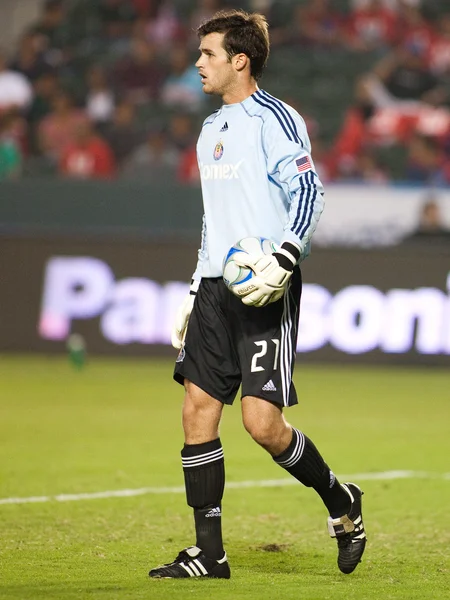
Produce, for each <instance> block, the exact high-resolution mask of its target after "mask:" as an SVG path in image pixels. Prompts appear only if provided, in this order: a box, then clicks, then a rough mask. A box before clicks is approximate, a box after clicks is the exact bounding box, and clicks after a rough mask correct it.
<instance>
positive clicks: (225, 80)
mask: <svg viewBox="0 0 450 600" xmlns="http://www.w3.org/2000/svg"><path fill="white" fill-rule="evenodd" d="M223 37H224V34H223V33H209V34H208V35H205V37H204V38H202V40H201V42H200V58H199V59H198V61H197V62H196V63H195V66H196V67H197V69H198V72H199V74H200V77H201V78H202V84H203V91H204V92H205V94H217V95H218V96H224V95H225V94H226V93H227V91H229V90H230V88H232V87H233V86H234V85H235V84H236V80H237V72H236V70H235V68H234V66H233V61H232V60H231V61H230V59H229V58H228V56H227V53H226V52H225V50H224V48H223V45H222V43H223Z"/></svg>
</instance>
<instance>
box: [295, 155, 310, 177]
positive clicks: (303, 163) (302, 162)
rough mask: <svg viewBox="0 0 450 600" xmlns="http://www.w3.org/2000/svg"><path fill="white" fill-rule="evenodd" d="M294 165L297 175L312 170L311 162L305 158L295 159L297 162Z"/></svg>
mask: <svg viewBox="0 0 450 600" xmlns="http://www.w3.org/2000/svg"><path fill="white" fill-rule="evenodd" d="M295 164H296V165H297V171H298V172H299V173H304V172H305V171H309V169H312V164H311V161H310V160H309V158H308V157H307V156H302V158H297V160H296V161H295Z"/></svg>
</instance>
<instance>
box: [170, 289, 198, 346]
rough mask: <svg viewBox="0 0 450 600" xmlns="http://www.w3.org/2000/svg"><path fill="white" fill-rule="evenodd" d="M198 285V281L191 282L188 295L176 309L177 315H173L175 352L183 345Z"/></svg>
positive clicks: (173, 344)
mask: <svg viewBox="0 0 450 600" xmlns="http://www.w3.org/2000/svg"><path fill="white" fill-rule="evenodd" d="M199 285H200V282H199V281H195V280H194V279H193V280H192V281H191V287H190V289H189V294H188V295H187V296H186V298H185V299H184V300H183V303H182V304H181V306H180V307H179V308H178V310H177V314H176V315H175V322H174V324H173V327H172V346H173V347H174V348H176V349H177V350H180V349H181V347H182V346H183V344H184V338H185V337H186V331H187V326H188V322H189V317H190V316H191V312H192V309H193V307H194V301H195V296H196V294H197V290H198V286H199Z"/></svg>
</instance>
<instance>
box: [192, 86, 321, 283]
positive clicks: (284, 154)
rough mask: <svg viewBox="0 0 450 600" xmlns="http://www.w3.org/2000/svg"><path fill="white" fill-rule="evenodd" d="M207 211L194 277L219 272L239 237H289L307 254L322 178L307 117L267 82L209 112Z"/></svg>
mask: <svg viewBox="0 0 450 600" xmlns="http://www.w3.org/2000/svg"><path fill="white" fill-rule="evenodd" d="M197 158H198V165H199V169H200V177H201V186H202V195H203V206H204V216H203V225H202V237H201V247H200V249H199V252H198V262H197V268H196V270H195V273H194V279H197V280H199V279H201V278H202V277H220V276H221V275H222V262H223V258H224V256H225V255H226V254H227V252H228V250H229V249H230V248H231V246H233V245H234V244H235V243H236V242H237V241H239V240H240V239H242V238H244V237H249V236H262V237H266V238H269V239H271V240H273V241H274V242H276V243H278V244H279V243H281V242H282V241H286V240H290V241H293V242H295V243H296V244H298V245H299V246H300V252H301V257H300V260H303V259H304V258H306V256H308V254H309V249H310V240H311V236H312V234H313V233H314V230H315V229H316V226H317V222H318V220H319V218H320V215H321V213H322V210H323V204H324V203H323V186H322V184H321V182H320V180H319V177H318V175H317V173H316V172H315V168H314V163H313V160H312V158H311V143H310V141H309V137H308V133H307V131H306V126H305V122H304V120H303V119H302V118H301V117H300V115H299V114H298V113H297V112H296V111H295V110H294V109H293V108H292V107H290V106H289V105H287V104H285V103H284V102H282V101H281V100H278V99H277V98H274V97H273V96H271V95H270V94H268V93H266V92H265V91H263V90H257V91H256V92H255V93H254V94H252V95H251V96H249V97H248V98H246V99H245V100H244V101H243V102H240V103H238V104H226V105H223V106H222V107H221V108H220V109H219V110H217V111H216V112H214V113H213V114H212V115H211V116H209V117H208V118H207V119H206V120H205V121H204V123H203V127H202V130H201V133H200V136H199V139H198V143H197Z"/></svg>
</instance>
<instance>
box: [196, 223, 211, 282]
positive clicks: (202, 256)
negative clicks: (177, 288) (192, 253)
mask: <svg viewBox="0 0 450 600" xmlns="http://www.w3.org/2000/svg"><path fill="white" fill-rule="evenodd" d="M207 257H208V247H207V242H206V217H205V215H203V220H202V236H201V242H200V248H199V250H198V259H197V265H196V267H195V271H194V274H193V275H192V279H194V280H195V281H200V279H201V278H202V270H203V269H202V267H203V264H204V263H205V262H206V260H207Z"/></svg>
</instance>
